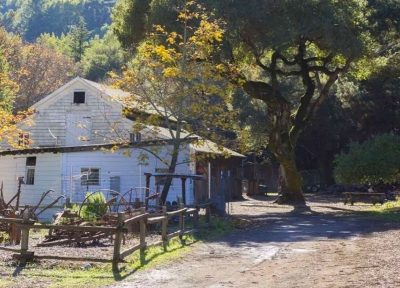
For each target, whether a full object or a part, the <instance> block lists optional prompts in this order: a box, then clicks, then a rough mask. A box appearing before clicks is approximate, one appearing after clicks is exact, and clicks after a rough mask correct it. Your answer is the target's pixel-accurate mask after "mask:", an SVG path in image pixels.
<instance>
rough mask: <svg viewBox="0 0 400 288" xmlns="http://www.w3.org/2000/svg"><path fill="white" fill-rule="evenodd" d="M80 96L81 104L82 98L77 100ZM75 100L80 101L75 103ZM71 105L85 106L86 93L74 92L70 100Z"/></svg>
mask: <svg viewBox="0 0 400 288" xmlns="http://www.w3.org/2000/svg"><path fill="white" fill-rule="evenodd" d="M78 94H79V95H78ZM82 96H83V102H82V98H79V97H82ZM77 100H80V101H77ZM72 103H73V104H75V105H81V104H86V91H74V97H73V99H72Z"/></svg>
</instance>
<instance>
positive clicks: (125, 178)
mask: <svg viewBox="0 0 400 288" xmlns="http://www.w3.org/2000/svg"><path fill="white" fill-rule="evenodd" d="M166 150H167V149H166V148H165V147H163V148H161V152H160V155H162V154H163V153H162V152H163V151H164V154H165V153H168V152H166ZM188 152H189V150H188V149H183V150H182V152H181V155H180V159H179V162H186V160H187V159H188V157H189V156H188ZM139 153H146V152H143V150H140V149H121V150H119V151H117V152H114V153H112V152H99V151H91V152H73V153H64V154H63V160H62V162H63V177H62V179H63V186H62V190H63V193H64V194H66V195H68V196H70V197H71V200H72V201H74V202H75V201H76V202H80V201H82V200H83V198H84V196H85V193H86V192H87V191H89V192H94V191H97V190H109V189H110V187H111V183H110V179H111V178H113V177H117V176H119V177H120V179H121V182H120V190H121V191H120V192H121V193H122V194H124V193H125V192H127V191H128V190H130V189H132V188H138V187H145V180H146V179H145V176H144V173H145V172H148V173H153V174H154V173H155V171H156V168H166V166H165V164H163V163H162V162H161V161H160V160H159V159H157V158H156V157H154V156H153V155H151V154H149V155H148V157H149V159H148V161H147V162H148V163H147V165H142V164H141V163H139V160H138V156H139ZM82 168H99V169H100V183H99V185H90V186H89V187H87V186H82V185H81V179H80V177H81V169H82ZM176 173H183V174H191V173H193V171H191V167H190V164H189V163H184V164H182V165H179V166H178V167H177V169H176ZM181 187H182V186H181V180H180V179H174V180H173V183H172V187H171V189H170V191H169V194H168V199H167V200H168V201H171V202H172V201H176V199H177V197H178V196H179V197H180V196H181V191H182V189H181ZM88 189H89V190H88ZM150 189H151V191H154V192H155V191H156V186H155V180H154V177H152V178H151V185H150ZM186 201H187V203H188V204H190V203H192V202H193V201H194V197H193V183H192V181H191V180H187V183H186Z"/></svg>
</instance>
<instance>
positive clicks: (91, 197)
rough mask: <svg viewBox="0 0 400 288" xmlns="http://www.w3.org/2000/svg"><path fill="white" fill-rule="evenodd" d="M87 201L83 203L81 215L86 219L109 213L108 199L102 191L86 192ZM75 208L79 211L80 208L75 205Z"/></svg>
mask: <svg viewBox="0 0 400 288" xmlns="http://www.w3.org/2000/svg"><path fill="white" fill-rule="evenodd" d="M86 197H87V199H86V201H85V203H83V207H82V209H81V211H80V214H79V216H80V217H82V218H83V219H85V220H94V219H97V218H100V217H102V216H104V215H105V214H106V213H107V209H108V206H107V204H106V203H107V201H106V198H105V197H104V195H103V193H102V192H96V193H93V194H90V193H87V194H86ZM73 210H75V211H77V212H78V211H79V208H77V207H74V208H73Z"/></svg>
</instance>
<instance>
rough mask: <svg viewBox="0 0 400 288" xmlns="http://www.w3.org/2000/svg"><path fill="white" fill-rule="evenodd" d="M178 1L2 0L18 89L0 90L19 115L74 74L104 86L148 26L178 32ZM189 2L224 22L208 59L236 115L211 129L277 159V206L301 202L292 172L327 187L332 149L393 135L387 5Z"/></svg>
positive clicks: (134, 55) (132, 55)
mask: <svg viewBox="0 0 400 288" xmlns="http://www.w3.org/2000/svg"><path fill="white" fill-rule="evenodd" d="M186 2H187V1H141V0H118V1H109V0H100V1H94V0H70V1H65V0H47V1H34V0H27V1H22V0H7V1H2V2H1V3H0V26H1V30H0V38H1V39H0V41H1V43H2V45H1V48H2V51H3V59H6V61H7V65H5V64H3V66H4V67H7V68H3V71H7V72H6V73H7V75H8V79H9V80H10V81H11V82H7V83H14V86H17V87H18V89H13V92H12V93H11V92H10V91H11V90H10V89H9V88H7V87H8V86H7V85H5V86H4V87H5V88H4V89H3V90H4V91H3V92H2V93H3V94H2V97H3V98H4V97H11V96H10V95H12V99H13V101H11V102H12V103H13V104H12V106H13V108H12V109H13V110H14V111H20V110H24V109H26V108H27V107H29V106H30V105H32V104H33V103H35V102H37V101H38V100H40V99H41V98H42V97H43V96H45V95H46V94H48V93H49V92H50V91H52V90H54V89H56V88H57V87H58V86H60V85H62V84H63V83H65V82H66V81H67V80H68V79H70V78H72V77H75V76H77V75H79V76H82V77H85V78H88V79H90V80H94V81H99V82H102V81H106V82H110V79H109V75H110V72H112V73H113V74H114V75H121V73H122V72H123V71H125V72H126V71H129V69H133V68H132V67H135V65H133V64H134V63H135V62H134V61H136V63H137V61H141V60H140V53H138V50H137V49H139V48H140V47H142V45H143V44H144V43H147V41H150V40H151V41H153V43H154V44H155V45H156V44H157V43H158V41H160V40H154V37H153V38H152V33H153V32H152V31H154V27H156V26H154V25H160V27H163V29H165V31H176V32H177V33H178V34H181V33H182V28H181V27H179V25H178V23H177V21H176V19H177V16H178V11H180V9H181V8H182V7H183V6H182V5H183V3H186ZM189 2H190V3H192V2H191V1H189ZM196 3H198V4H201V7H203V8H202V9H204V10H205V11H212V15H213V17H215V19H218V20H220V21H222V22H223V25H222V29H223V31H224V33H223V39H222V40H221V41H222V42H221V47H218V49H217V51H214V52H213V55H211V56H210V57H209V60H207V61H210V63H212V65H214V66H215V67H218V69H216V71H215V73H218V75H219V76H221V77H222V78H223V79H224V81H228V82H229V83H230V84H231V85H233V86H234V87H235V89H231V90H230V93H231V95H230V96H229V105H228V106H229V107H231V109H233V110H235V111H237V112H238V113H237V114H236V116H237V118H236V120H235V121H234V124H232V125H231V127H230V129H229V131H226V130H224V131H219V133H220V136H223V137H222V138H225V140H227V142H226V143H229V146H230V147H232V148H235V149H239V150H241V151H242V152H243V153H248V154H252V155H256V156H257V157H259V158H260V159H263V158H265V159H266V158H268V159H270V160H271V159H272V160H271V161H278V162H279V163H281V170H282V173H283V174H284V175H285V181H284V182H283V183H281V184H283V190H286V191H288V192H287V193H286V194H285V193H283V196H282V199H281V200H282V202H293V201H294V202H302V201H303V196H302V189H303V187H302V186H303V182H302V179H301V175H300V173H299V171H304V170H306V171H317V173H318V174H319V175H320V179H321V180H320V182H321V184H325V185H327V186H328V185H331V184H334V183H335V179H334V159H335V156H336V155H338V154H340V153H341V152H347V151H348V149H349V147H350V146H349V144H350V143H353V142H363V141H368V140H370V139H371V138H374V137H376V136H378V135H380V134H384V133H393V134H398V133H399V123H400V121H399V119H398V118H399V112H398V110H399V109H398V106H399V98H400V95H399V93H400V90H399V83H398V82H399V81H398V75H400V73H399V68H398V63H399V50H400V47H399V44H398V43H399V37H398V36H399V28H400V24H399V23H400V22H399V20H400V19H399V15H400V13H398V12H399V11H400V3H399V2H398V1H384V0H369V1H358V0H346V1H340V2H337V1H299V2H294V3H293V1H279V2H276V1H258V0H254V1H247V2H246V4H243V2H242V1H207V0H201V1H197V2H196ZM266 15H267V16H268V17H266ZM298 15H303V16H302V17H298ZM164 40H165V39H164ZM164 40H163V41H164ZM5 51H8V52H5ZM3 73H4V72H3ZM222 78H221V79H222ZM11 102H8V103H11ZM7 105H10V104H7ZM265 155H268V156H267V157H265Z"/></svg>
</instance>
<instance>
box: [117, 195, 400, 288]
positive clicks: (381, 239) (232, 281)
mask: <svg viewBox="0 0 400 288" xmlns="http://www.w3.org/2000/svg"><path fill="white" fill-rule="evenodd" d="M309 205H310V208H311V212H303V213H300V212H297V211H291V208H290V207H282V206H276V205H274V204H272V203H271V202H269V201H261V200H252V199H248V200H247V201H244V202H238V203H234V204H233V207H231V208H232V212H233V214H235V215H236V216H239V217H245V218H247V219H251V221H253V223H255V226H256V227H255V228H251V229H246V230H240V231H237V232H235V233H233V234H231V235H228V236H226V237H224V238H222V239H218V240H217V241H215V242H208V243H199V244H196V245H195V246H194V247H193V249H192V250H191V251H190V253H188V254H187V255H185V256H182V257H181V258H180V259H178V260H175V261H174V262H169V263H164V264H160V265H158V266H157V267H155V268H152V269H149V270H144V271H139V272H137V273H135V274H133V275H132V276H130V277H129V278H127V279H125V280H124V281H123V282H120V283H118V284H117V285H114V286H113V287H163V288H168V287H174V288H176V287H246V288H247V287H278V288H279V287H285V288H286V287H400V275H399V273H398V271H400V270H399V268H400V261H399V260H400V253H399V240H398V239H400V238H399V237H400V224H395V223H385V222H382V221H379V220H373V219H372V220H371V219H368V218H365V217H360V216H357V215H354V213H352V212H354V210H360V209H361V210H362V209H364V208H365V206H355V207H352V208H349V207H348V206H344V205H343V204H340V203H336V204H332V203H330V202H329V201H319V200H318V199H312V200H311V201H310V202H309Z"/></svg>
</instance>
